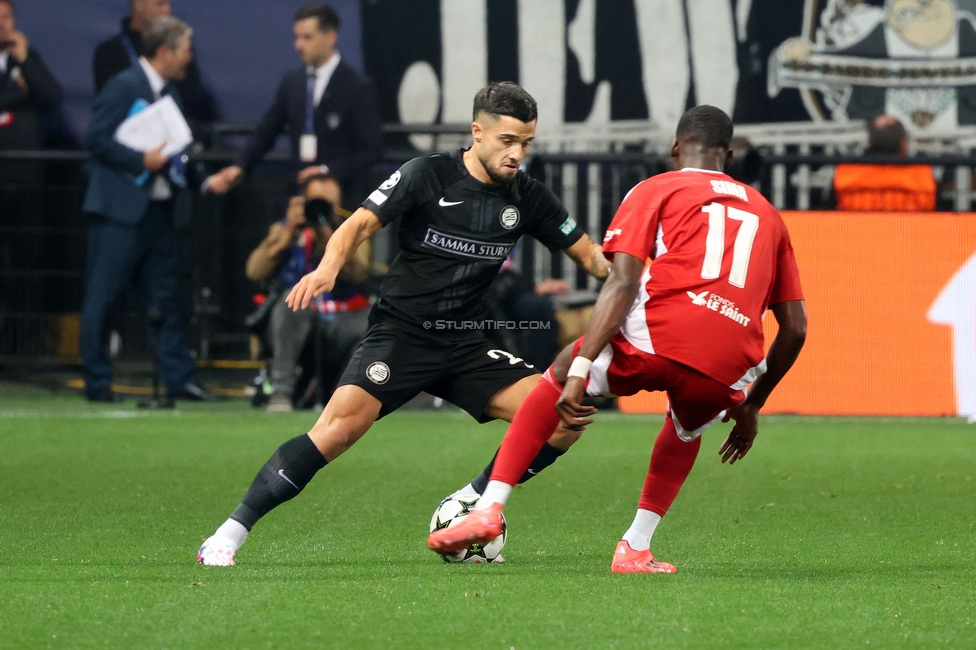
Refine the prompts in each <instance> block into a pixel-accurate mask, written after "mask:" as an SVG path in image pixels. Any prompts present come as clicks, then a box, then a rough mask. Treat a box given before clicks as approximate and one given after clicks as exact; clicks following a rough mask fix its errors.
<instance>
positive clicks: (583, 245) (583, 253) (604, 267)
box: [566, 234, 611, 282]
mask: <svg viewBox="0 0 976 650" xmlns="http://www.w3.org/2000/svg"><path fill="white" fill-rule="evenodd" d="M566 254H567V255H568V256H569V258H570V259H571V260H573V261H574V262H576V265H577V266H579V267H580V268H581V269H583V270H584V271H586V272H587V273H589V274H590V275H592V276H593V277H594V278H596V279H597V280H599V281H600V282H603V281H604V280H606V279H607V276H608V275H610V269H611V266H610V262H609V261H607V258H606V257H604V256H603V247H602V246H600V245H599V244H597V243H596V242H594V241H593V240H592V239H590V236H589V235H586V234H584V235H583V236H582V237H580V238H579V239H578V240H577V241H576V243H575V244H573V245H572V246H570V247H569V248H567V249H566Z"/></svg>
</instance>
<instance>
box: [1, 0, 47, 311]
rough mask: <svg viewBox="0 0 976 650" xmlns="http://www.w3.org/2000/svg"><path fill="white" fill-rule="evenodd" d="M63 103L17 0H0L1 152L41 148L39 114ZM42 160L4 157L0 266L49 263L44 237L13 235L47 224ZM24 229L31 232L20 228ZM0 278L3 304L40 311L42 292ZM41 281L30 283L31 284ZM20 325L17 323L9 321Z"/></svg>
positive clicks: (21, 267) (23, 267)
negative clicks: (24, 28) (23, 26)
mask: <svg viewBox="0 0 976 650" xmlns="http://www.w3.org/2000/svg"><path fill="white" fill-rule="evenodd" d="M59 103H61V86H60V85H59V84H58V82H57V80H56V79H55V78H54V76H53V75H52V74H51V73H50V72H49V71H48V69H47V68H46V67H45V66H44V63H43V62H42V61H41V57H40V56H39V55H38V54H37V51H36V50H35V49H34V48H33V47H31V46H30V43H29V42H28V40H27V37H26V36H24V34H22V33H21V32H19V31H17V26H16V23H15V20H14V8H13V3H12V2H11V1H10V0H0V151H3V150H7V151H10V150H21V151H22V150H29V149H41V148H43V146H44V132H43V130H42V128H41V113H44V112H45V111H50V110H52V109H54V108H56V107H57V105H58V104H59ZM47 216H48V215H46V214H45V210H44V163H42V162H38V161H26V160H0V227H2V228H3V229H10V230H8V233H9V235H0V266H3V267H4V268H7V267H8V265H9V268H13V269H18V270H31V271H33V270H36V269H38V268H41V267H45V268H50V267H49V266H47V264H45V262H44V261H43V260H44V248H45V244H44V240H43V238H42V237H37V236H32V235H23V234H13V233H14V232H15V230H17V229H23V228H37V227H38V226H39V225H42V224H44V223H45V220H46V218H47ZM20 232H21V233H24V232H30V231H25V230H21V231H20ZM9 282H10V283H11V284H10V285H8V286H4V283H2V282H0V309H5V310H9V311H36V310H37V309H38V308H39V305H40V304H41V298H40V296H38V295H36V294H35V292H34V291H31V289H30V288H26V287H25V286H24V283H23V282H20V281H16V280H14V279H10V280H9ZM35 286H39V285H36V284H31V285H30V287H31V288H33V287H35ZM9 324H10V325H12V326H13V327H16V325H15V324H14V323H9Z"/></svg>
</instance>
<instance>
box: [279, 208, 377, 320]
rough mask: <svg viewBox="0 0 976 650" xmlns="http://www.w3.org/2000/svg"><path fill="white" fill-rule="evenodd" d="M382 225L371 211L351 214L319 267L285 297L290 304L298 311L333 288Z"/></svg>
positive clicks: (338, 231) (339, 228) (330, 243)
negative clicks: (338, 278) (351, 261)
mask: <svg viewBox="0 0 976 650" xmlns="http://www.w3.org/2000/svg"><path fill="white" fill-rule="evenodd" d="M382 227H383V224H382V222H380V219H379V217H377V216H376V214H375V213H373V212H372V211H371V210H367V209H366V208H359V209H358V210H356V211H355V212H354V213H353V215H352V216H351V217H349V218H348V219H346V221H345V222H344V223H343V224H342V225H341V226H339V227H338V228H337V229H336V231H335V233H333V234H332V237H331V238H329V244H328V245H327V246H326V247H325V255H324V256H323V257H322V261H321V262H319V266H318V268H317V269H315V270H314V271H312V272H311V273H309V274H307V275H306V276H305V277H303V278H302V279H301V280H299V281H298V284H296V285H295V286H294V287H292V290H291V292H290V293H289V294H288V298H287V299H286V300H287V302H288V306H289V307H291V308H292V309H294V310H295V311H298V310H299V309H305V308H306V307H308V305H309V303H310V302H311V301H312V298H315V297H318V296H321V295H322V294H323V293H325V292H327V291H331V290H332V287H333V286H335V280H336V276H337V275H338V274H339V270H340V269H341V268H342V267H343V266H344V265H345V264H346V262H348V261H349V259H350V258H351V257H352V256H353V254H355V252H356V250H358V249H359V246H360V244H362V243H363V242H364V241H366V240H367V239H369V238H370V237H372V236H373V234H374V233H375V232H376V231H377V230H379V229H380V228H382Z"/></svg>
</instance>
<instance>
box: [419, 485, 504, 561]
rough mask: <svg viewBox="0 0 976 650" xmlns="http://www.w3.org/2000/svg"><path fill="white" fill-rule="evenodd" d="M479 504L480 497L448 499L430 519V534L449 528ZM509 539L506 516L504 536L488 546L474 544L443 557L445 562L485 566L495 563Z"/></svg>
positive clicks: (475, 495)
mask: <svg viewBox="0 0 976 650" xmlns="http://www.w3.org/2000/svg"><path fill="white" fill-rule="evenodd" d="M476 503H478V495H477V494H472V495H470V497H468V496H458V497H447V498H446V499H444V500H443V501H441V502H440V504H438V506H437V509H436V510H434V516H433V517H431V518H430V532H434V531H435V530H440V529H441V528H448V527H449V526H452V525H453V524H454V522H456V521H459V520H460V519H461V517H463V516H464V515H466V514H468V513H469V512H471V509H472V508H474V506H475V504H476ZM506 537H508V525H507V524H506V523H505V515H502V534H501V535H499V536H498V537H496V538H495V539H493V540H491V541H490V542H488V543H487V544H472V545H471V547H470V548H466V549H464V550H463V551H458V552H457V553H450V554H446V555H441V557H442V558H444V561H445V562H467V563H469V564H484V563H486V562H493V561H494V560H495V558H496V557H498V554H499V553H501V552H502V548H504V547H505V539H506Z"/></svg>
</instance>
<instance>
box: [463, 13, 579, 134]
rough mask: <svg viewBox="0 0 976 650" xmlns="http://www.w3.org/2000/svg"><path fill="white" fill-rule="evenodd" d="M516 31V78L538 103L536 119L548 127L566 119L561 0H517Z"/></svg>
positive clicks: (564, 21)
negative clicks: (517, 48) (517, 65)
mask: <svg viewBox="0 0 976 650" xmlns="http://www.w3.org/2000/svg"><path fill="white" fill-rule="evenodd" d="M518 32H519V33H518V44H519V81H520V83H521V84H522V86H523V87H524V88H525V89H526V90H527V91H528V92H529V94H531V95H532V96H533V97H534V98H535V100H536V102H537V103H538V105H539V121H538V123H539V124H540V125H542V128H543V129H551V128H553V127H554V126H556V125H558V124H562V123H564V122H565V121H566V110H565V106H566V8H565V6H564V0H519V3H518ZM466 99H467V101H468V103H470V102H471V98H470V97H468V98H466Z"/></svg>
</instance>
